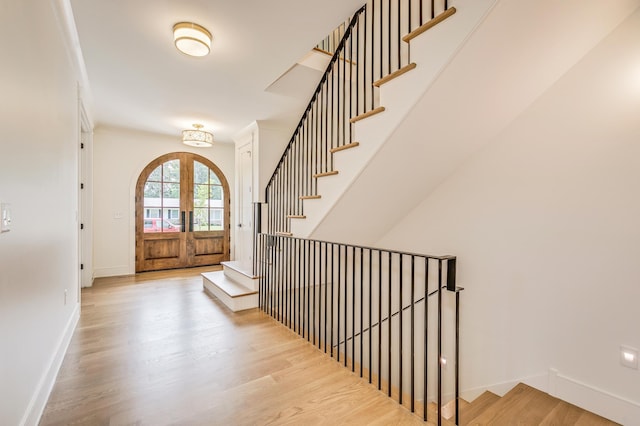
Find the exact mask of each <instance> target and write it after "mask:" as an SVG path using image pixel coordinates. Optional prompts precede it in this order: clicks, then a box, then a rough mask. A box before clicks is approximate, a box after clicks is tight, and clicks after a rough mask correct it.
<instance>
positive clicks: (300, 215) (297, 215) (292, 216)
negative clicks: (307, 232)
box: [287, 214, 307, 219]
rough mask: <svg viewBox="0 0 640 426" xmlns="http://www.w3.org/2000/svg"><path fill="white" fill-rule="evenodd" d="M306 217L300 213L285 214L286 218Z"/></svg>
mask: <svg viewBox="0 0 640 426" xmlns="http://www.w3.org/2000/svg"><path fill="white" fill-rule="evenodd" d="M306 218H307V217H306V216H305V215H302V214H290V215H287V219H306Z"/></svg>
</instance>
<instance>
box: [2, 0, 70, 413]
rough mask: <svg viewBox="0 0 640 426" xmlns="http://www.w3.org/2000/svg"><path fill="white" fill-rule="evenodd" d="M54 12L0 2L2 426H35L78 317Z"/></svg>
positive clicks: (65, 67) (31, 2) (61, 45)
mask: <svg viewBox="0 0 640 426" xmlns="http://www.w3.org/2000/svg"><path fill="white" fill-rule="evenodd" d="M52 4H53V3H52V2H49V1H40V0H5V1H2V2H1V3H0V51H1V52H2V56H3V59H2V66H0V93H2V95H1V96H0V117H2V118H1V124H0V147H1V150H0V200H2V201H3V202H8V203H11V207H12V213H13V221H12V230H11V231H10V232H8V233H4V234H0V424H2V425H18V424H36V423H37V421H38V419H39V416H40V413H41V411H42V409H43V407H44V404H45V403H46V398H47V397H48V394H49V391H50V387H51V386H52V384H53V380H54V379H55V375H56V373H57V369H58V366H59V362H61V356H62V355H63V354H64V351H65V349H66V344H67V342H68V340H67V339H68V338H69V337H70V334H71V332H72V331H73V328H74V326H75V324H76V320H77V318H78V309H79V305H78V299H79V294H78V290H79V289H78V287H79V285H78V275H79V262H78V252H77V251H78V223H77V221H76V212H77V205H78V185H79V182H78V156H77V155H78V154H77V150H78V147H79V120H78V90H77V83H76V77H75V75H76V73H75V70H74V67H73V65H72V62H71V61H70V55H68V53H67V51H66V47H65V40H64V38H63V36H62V34H63V32H62V30H61V27H60V26H59V24H58V22H57V21H56V16H57V15H56V12H55V10H54V7H53V5H52ZM65 291H66V292H67V298H66V304H65Z"/></svg>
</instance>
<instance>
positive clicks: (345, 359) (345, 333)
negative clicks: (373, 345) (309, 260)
mask: <svg viewBox="0 0 640 426" xmlns="http://www.w3.org/2000/svg"><path fill="white" fill-rule="evenodd" d="M348 250H349V247H348V246H344V334H343V336H344V366H345V367H346V366H347V354H348V353H349V350H348V348H347V325H348V324H347V323H348V322H349V321H348V320H347V319H348V318H349V317H348V313H347V309H348V304H347V300H348V297H347V291H348V289H347V288H348V287H347V283H348V282H349V279H348V278H347V277H348V275H347V273H348V265H349V264H348V263H347V259H348V258H349V253H348ZM338 350H340V348H338Z"/></svg>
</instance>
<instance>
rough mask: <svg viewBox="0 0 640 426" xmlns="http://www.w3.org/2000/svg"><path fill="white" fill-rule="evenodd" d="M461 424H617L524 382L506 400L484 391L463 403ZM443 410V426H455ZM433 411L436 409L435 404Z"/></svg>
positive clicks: (534, 425)
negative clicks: (471, 400)
mask: <svg viewBox="0 0 640 426" xmlns="http://www.w3.org/2000/svg"><path fill="white" fill-rule="evenodd" d="M460 407H461V408H460V418H459V420H460V421H459V424H460V425H464V426H467V425H469V426H471V425H494V426H501V425H505V426H507V425H509V426H511V425H531V426H538V425H566V426H570V425H589V426H600V425H603V426H604V425H616V424H617V423H614V422H611V421H609V420H607V419H605V418H603V417H600V416H598V415H596V414H593V413H591V412H589V411H586V410H583V409H582V408H579V407H577V406H575V405H572V404H569V403H567V402H564V401H562V400H560V399H558V398H555V397H553V396H551V395H549V394H547V393H544V392H541V391H539V390H537V389H535V388H532V387H530V386H527V385H525V384H523V383H520V384H518V385H517V386H516V387H514V388H513V389H511V390H510V391H509V392H507V393H506V394H505V395H504V396H503V397H499V396H498V395H496V394H494V393H491V392H489V391H487V392H484V393H483V394H482V395H480V396H479V397H478V398H476V399H475V400H474V401H473V402H471V403H469V402H466V401H464V400H461V401H460ZM448 408H449V407H447V406H445V407H443V415H444V416H445V419H446V420H443V422H442V424H445V425H455V418H454V417H453V416H452V415H450V414H449V413H447V411H449V410H448ZM430 411H433V412H435V411H436V406H435V405H434V404H431V406H430Z"/></svg>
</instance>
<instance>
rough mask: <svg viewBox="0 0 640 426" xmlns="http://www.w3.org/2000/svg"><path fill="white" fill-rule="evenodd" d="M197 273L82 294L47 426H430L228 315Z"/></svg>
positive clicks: (269, 322)
mask: <svg viewBox="0 0 640 426" xmlns="http://www.w3.org/2000/svg"><path fill="white" fill-rule="evenodd" d="M209 270H211V269H209ZM202 271H203V268H197V269H194V270H188V271H169V272H166V273H159V272H154V273H145V274H140V275H136V276H131V277H117V278H108V279H98V280H96V283H95V285H94V287H92V288H88V289H84V290H83V291H82V313H81V318H80V322H79V324H78V328H77V329H76V332H75V333H74V336H73V338H72V341H71V344H70V346H69V350H68V352H67V354H66V357H65V359H64V362H63V365H62V368H61V369H60V372H59V375H58V378H57V380H56V384H55V386H54V389H53V391H52V393H51V396H50V398H49V401H48V404H47V406H46V408H45V411H44V414H43V417H42V419H41V423H40V424H41V425H42V426H50V425H91V426H93V425H153V426H156V425H181V426H182V425H218V424H219V425H227V424H233V425H254V424H338V423H345V422H346V423H351V424H407V425H410V424H424V423H422V422H421V420H420V419H419V418H418V417H417V416H414V415H412V414H411V413H410V412H409V411H408V410H406V409H405V408H403V407H400V406H399V405H398V404H397V403H395V402H393V401H391V400H389V399H388V398H387V397H386V396H385V395H383V394H382V393H381V392H379V391H377V389H375V387H373V386H371V385H369V384H368V383H366V381H365V380H362V379H360V378H358V377H357V376H356V375H354V374H352V373H351V372H350V371H348V370H346V369H344V368H343V367H342V366H340V365H338V363H337V362H335V360H333V359H331V358H330V357H329V356H328V355H326V354H324V353H322V352H320V351H319V350H318V349H317V348H315V347H314V346H313V345H311V344H309V343H308V342H307V341H306V340H304V339H302V338H300V337H298V336H297V335H295V334H294V333H292V332H291V331H290V330H288V329H287V328H286V327H283V326H282V325H281V324H279V323H278V322H276V321H274V320H273V319H272V318H271V317H269V316H268V315H266V314H264V313H262V312H260V311H259V310H256V309H254V310H249V311H244V312H239V313H235V314H234V313H232V312H231V311H229V310H228V309H227V308H226V307H225V306H223V305H222V304H220V303H219V301H217V300H216V299H214V298H211V297H210V296H208V295H207V294H206V293H204V292H203V290H202V279H201V277H200V275H199V274H200V273H201V272H202Z"/></svg>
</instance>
